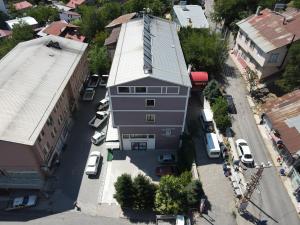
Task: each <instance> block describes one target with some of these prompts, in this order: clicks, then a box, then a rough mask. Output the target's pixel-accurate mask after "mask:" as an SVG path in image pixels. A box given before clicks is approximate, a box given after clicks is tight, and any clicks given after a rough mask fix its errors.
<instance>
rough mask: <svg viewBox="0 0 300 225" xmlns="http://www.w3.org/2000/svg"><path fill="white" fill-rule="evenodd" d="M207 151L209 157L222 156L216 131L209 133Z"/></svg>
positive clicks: (206, 140)
mask: <svg viewBox="0 0 300 225" xmlns="http://www.w3.org/2000/svg"><path fill="white" fill-rule="evenodd" d="M205 142H206V151H207V154H208V157H209V158H219V157H220V153H221V150H220V145H219V141H218V138H217V135H216V134H215V133H207V134H206V138H205Z"/></svg>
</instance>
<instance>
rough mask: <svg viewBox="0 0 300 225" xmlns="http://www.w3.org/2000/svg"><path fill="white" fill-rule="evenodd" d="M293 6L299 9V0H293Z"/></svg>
mask: <svg viewBox="0 0 300 225" xmlns="http://www.w3.org/2000/svg"><path fill="white" fill-rule="evenodd" d="M293 6H294V7H295V8H298V9H300V0H293Z"/></svg>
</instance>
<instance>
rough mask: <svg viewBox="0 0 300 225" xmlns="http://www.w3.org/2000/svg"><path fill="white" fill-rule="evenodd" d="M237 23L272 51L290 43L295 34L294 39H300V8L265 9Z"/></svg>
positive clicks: (254, 39) (256, 40) (255, 40)
mask: <svg viewBox="0 0 300 225" xmlns="http://www.w3.org/2000/svg"><path fill="white" fill-rule="evenodd" d="M237 25H238V26H239V27H240V28H241V29H242V30H243V31H244V32H245V33H246V34H247V35H248V36H249V37H250V38H251V39H252V40H253V41H254V42H255V43H256V44H257V45H258V46H260V45H262V46H264V45H265V46H266V45H268V46H267V47H266V50H268V51H271V50H273V49H276V48H280V47H282V46H285V45H287V44H289V43H290V42H291V41H292V39H293V37H294V35H295V37H294V40H293V41H297V40H299V39H300V10H297V9H294V8H287V10H286V11H284V12H282V13H278V12H274V11H272V10H270V9H264V10H262V11H261V12H260V14H259V15H251V16H249V17H248V18H246V19H244V20H242V21H240V22H238V23H237ZM257 42H259V43H257ZM267 42H269V43H268V44H267Z"/></svg>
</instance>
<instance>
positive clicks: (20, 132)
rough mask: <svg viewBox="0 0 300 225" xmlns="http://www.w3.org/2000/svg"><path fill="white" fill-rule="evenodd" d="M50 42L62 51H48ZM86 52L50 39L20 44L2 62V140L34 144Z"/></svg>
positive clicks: (83, 46) (73, 44)
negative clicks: (57, 45)
mask: <svg viewBox="0 0 300 225" xmlns="http://www.w3.org/2000/svg"><path fill="white" fill-rule="evenodd" d="M50 41H53V42H58V43H59V45H60V47H61V49H56V48H53V47H47V46H46V45H47V44H48V43H49V42H50ZM86 48H87V44H85V43H81V42H78V41H72V40H69V39H66V38H62V37H57V36H52V35H49V36H46V37H42V38H38V39H33V40H30V41H26V42H22V43H20V44H18V45H17V46H16V47H15V48H14V49H12V50H11V51H10V52H9V53H8V54H7V55H6V56H4V57H3V58H2V59H1V60H0V71H1V74H0V105H1V107H0V124H1V126H0V140H3V141H9V142H16V143H20V144H27V145H33V144H34V142H35V141H36V139H37V137H38V135H39V133H40V131H41V130H42V128H43V126H44V124H45V123H46V121H47V119H48V117H49V115H50V113H51V112H52V110H53V108H54V106H55V104H56V102H57V101H58V99H59V97H60V95H61V93H62V91H63V90H64V88H65V86H66V85H67V83H68V81H69V79H70V77H71V75H72V74H73V72H74V70H75V68H76V66H77V64H78V62H79V60H80V59H81V57H82V54H83V53H84V51H85V49H86Z"/></svg>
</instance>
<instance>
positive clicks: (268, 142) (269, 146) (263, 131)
mask: <svg viewBox="0 0 300 225" xmlns="http://www.w3.org/2000/svg"><path fill="white" fill-rule="evenodd" d="M229 56H230V58H231V59H232V61H233V62H234V64H235V66H236V67H237V68H238V70H239V71H240V73H241V75H242V77H243V78H244V80H245V81H246V82H247V80H246V77H245V76H244V75H245V69H244V68H243V67H242V66H241V64H240V63H239V62H238V59H237V58H236V56H235V55H234V54H233V53H232V52H229ZM246 84H247V89H248V91H249V85H248V83H246ZM246 97H247V100H248V103H249V105H250V108H251V109H252V112H253V116H254V119H255V121H256V124H257V127H258V130H259V132H260V135H261V137H262V138H263V141H264V144H265V146H266V148H267V150H268V153H269V155H270V156H271V159H272V163H273V166H274V167H276V168H283V166H282V165H280V164H279V163H278V162H277V158H278V156H279V154H278V153H277V151H276V150H275V149H274V147H273V143H272V140H271V136H270V134H269V133H268V131H267V130H266V128H265V126H264V125H260V124H259V123H260V117H259V115H257V112H256V108H255V103H254V102H253V100H252V98H251V97H250V96H246ZM278 174H279V173H278ZM280 179H281V181H282V183H283V185H284V187H285V189H286V191H287V193H288V195H289V197H290V199H291V202H292V203H293V205H294V207H295V209H296V211H297V212H298V215H299V216H300V206H299V205H298V203H297V201H296V198H295V196H294V195H293V188H292V184H291V180H290V178H288V177H286V176H280Z"/></svg>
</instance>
